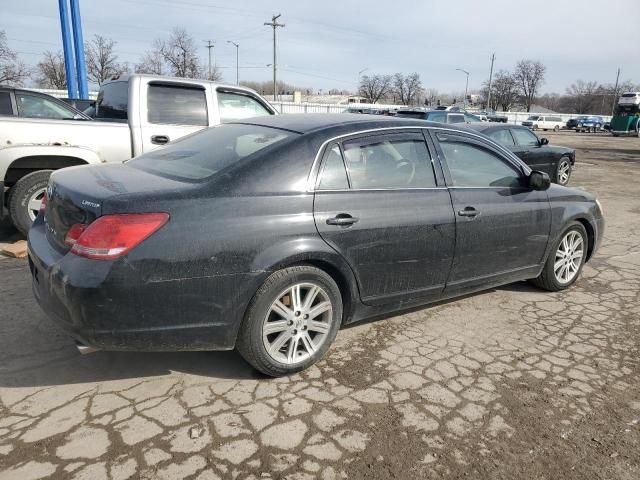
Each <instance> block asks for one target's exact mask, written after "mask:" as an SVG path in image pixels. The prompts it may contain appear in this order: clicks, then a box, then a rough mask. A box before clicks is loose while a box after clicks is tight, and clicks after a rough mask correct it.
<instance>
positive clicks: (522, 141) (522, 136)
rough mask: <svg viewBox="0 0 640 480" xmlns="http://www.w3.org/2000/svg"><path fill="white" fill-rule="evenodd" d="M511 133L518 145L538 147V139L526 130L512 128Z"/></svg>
mask: <svg viewBox="0 0 640 480" xmlns="http://www.w3.org/2000/svg"><path fill="white" fill-rule="evenodd" d="M511 133H513V136H514V137H515V139H516V142H518V145H527V146H536V145H538V143H539V142H538V137H536V136H535V135H534V134H533V133H531V132H530V131H529V129H525V128H512V129H511Z"/></svg>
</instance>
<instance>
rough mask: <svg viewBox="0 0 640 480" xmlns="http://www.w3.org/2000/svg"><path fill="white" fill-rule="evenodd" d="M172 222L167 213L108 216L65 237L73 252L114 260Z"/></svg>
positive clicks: (89, 256) (75, 229) (76, 229)
mask: <svg viewBox="0 0 640 480" xmlns="http://www.w3.org/2000/svg"><path fill="white" fill-rule="evenodd" d="M168 220H169V214H167V213H126V214H117V215H104V216H102V217H99V218H98V219H96V220H95V221H94V222H93V223H91V224H90V225H84V224H76V225H73V226H72V227H71V228H70V229H69V231H68V232H67V235H66V237H65V243H67V245H70V246H71V253H74V254H75V255H79V256H81V257H87V258H92V259H97V260H113V259H115V258H118V257H121V256H122V255H124V254H125V253H127V252H129V251H130V250H131V249H133V248H134V247H135V246H136V245H138V244H140V243H141V242H142V241H143V240H145V239H146V238H148V237H149V236H150V235H151V234H152V233H153V232H155V231H156V230H158V229H159V228H160V227H162V226H163V225H164V224H165V223H167V221H168Z"/></svg>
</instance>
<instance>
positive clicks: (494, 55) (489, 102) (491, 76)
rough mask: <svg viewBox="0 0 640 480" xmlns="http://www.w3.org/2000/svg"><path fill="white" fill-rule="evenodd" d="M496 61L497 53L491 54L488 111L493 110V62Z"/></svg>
mask: <svg viewBox="0 0 640 480" xmlns="http://www.w3.org/2000/svg"><path fill="white" fill-rule="evenodd" d="M495 59H496V54H495V52H494V53H492V54H491V70H489V90H488V92H487V110H490V109H491V80H492V79H493V62H494V61H495Z"/></svg>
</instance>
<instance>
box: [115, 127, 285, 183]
mask: <svg viewBox="0 0 640 480" xmlns="http://www.w3.org/2000/svg"><path fill="white" fill-rule="evenodd" d="M294 135H297V134H295V133H292V132H287V131H285V130H279V129H275V128H268V127H260V126H256V125H242V124H226V125H219V126H217V127H212V128H209V129H207V130H203V131H201V132H198V133H195V134H193V135H189V136H188V137H185V138H183V139H181V140H177V141H176V142H172V143H171V144H170V145H168V146H167V147H164V148H159V149H157V150H152V151H151V152H148V153H145V154H144V155H141V156H139V157H136V158H134V159H132V160H130V161H128V162H127V164H128V165H130V166H132V167H135V168H139V169H140V170H144V171H147V172H150V173H155V174H158V175H162V176H166V177H170V178H174V179H177V180H186V181H199V180H205V179H207V178H209V177H211V176H213V175H215V174H216V173H218V172H220V171H221V170H223V169H225V168H227V167H229V166H231V165H233V164H234V163H236V162H238V161H240V160H242V159H244V158H246V157H249V156H250V155H253V154H255V153H257V152H259V151H261V150H264V149H267V148H268V147H272V146H275V145H276V144H279V143H281V142H283V141H285V140H286V139H288V138H291V137H292V136H294Z"/></svg>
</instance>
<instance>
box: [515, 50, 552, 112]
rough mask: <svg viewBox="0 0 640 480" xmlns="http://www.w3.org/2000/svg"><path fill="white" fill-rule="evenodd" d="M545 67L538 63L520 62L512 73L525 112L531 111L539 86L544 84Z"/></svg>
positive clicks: (530, 61) (531, 61)
mask: <svg viewBox="0 0 640 480" xmlns="http://www.w3.org/2000/svg"><path fill="white" fill-rule="evenodd" d="M545 71H546V67H545V66H544V65H543V64H542V63H541V62H538V61H533V60H520V61H519V62H518V63H517V65H516V69H515V71H514V73H513V75H514V78H515V79H516V81H517V83H518V87H519V89H520V93H521V94H522V99H523V101H524V106H525V108H526V109H527V112H529V111H531V105H533V100H534V99H535V97H536V93H537V91H538V88H540V85H542V83H543V82H544V73H545Z"/></svg>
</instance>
